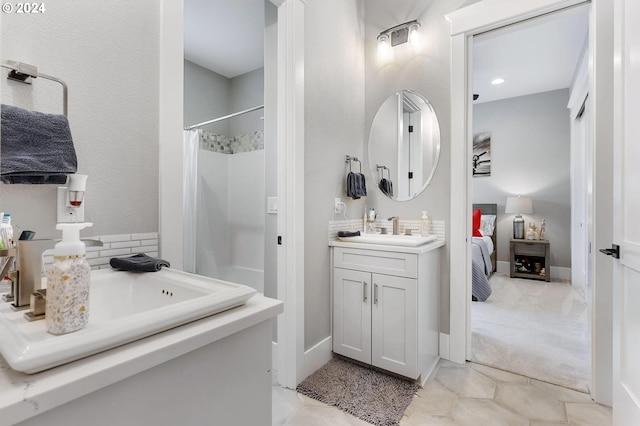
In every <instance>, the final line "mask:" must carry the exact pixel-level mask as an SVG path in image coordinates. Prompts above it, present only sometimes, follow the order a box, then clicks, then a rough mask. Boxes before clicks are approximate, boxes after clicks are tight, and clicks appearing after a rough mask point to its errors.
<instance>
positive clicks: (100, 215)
mask: <svg viewBox="0 0 640 426" xmlns="http://www.w3.org/2000/svg"><path fill="white" fill-rule="evenodd" d="M46 6H47V10H46V12H45V13H43V14H40V15H37V16H36V15H33V16H27V15H20V14H4V16H3V19H2V28H1V30H0V31H1V36H2V37H1V38H2V41H1V43H2V60H3V61H4V60H17V61H22V62H26V63H30V64H33V65H36V66H37V67H38V69H39V71H40V72H42V73H45V74H49V75H53V76H56V77H59V78H61V79H63V80H65V81H66V82H67V84H68V85H69V121H70V126H71V132H72V135H73V138H74V143H75V148H76V152H77V156H78V173H84V174H88V175H89V181H88V183H87V193H86V196H85V200H86V207H85V209H86V210H85V219H86V220H87V221H92V222H94V227H93V228H90V229H87V230H86V232H84V233H83V234H84V235H86V236H92V235H105V234H125V233H133V232H155V231H157V230H158V153H159V148H158V84H159V83H158V82H159V28H160V15H159V12H160V3H159V2H157V1H155V0H141V1H137V2H133V3H132V2H130V1H126V0H114V1H109V2H103V1H95V0H92V1H83V2H78V1H75V0H56V1H55V2H52V3H47V4H46ZM132 41H135V42H132ZM3 75H4V71H3ZM0 80H1V82H0V84H1V87H2V102H3V103H7V104H14V105H17V106H22V107H25V108H29V109H35V110H38V111H42V112H50V113H61V112H62V108H61V105H62V90H61V88H60V86H59V85H58V84H57V83H53V82H50V81H46V80H42V79H37V80H36V81H35V82H34V84H33V85H32V86H27V85H23V84H21V83H15V82H9V81H7V80H6V79H5V78H4V77H3V78H2V79H0ZM55 194H56V189H55V186H54V185H0V196H1V199H0V209H1V210H4V211H9V212H11V213H12V217H13V222H14V223H15V224H16V225H18V226H19V227H21V228H23V229H31V230H33V231H36V236H37V238H50V237H58V236H59V235H58V234H59V232H58V231H56V230H55V223H56V201H55Z"/></svg>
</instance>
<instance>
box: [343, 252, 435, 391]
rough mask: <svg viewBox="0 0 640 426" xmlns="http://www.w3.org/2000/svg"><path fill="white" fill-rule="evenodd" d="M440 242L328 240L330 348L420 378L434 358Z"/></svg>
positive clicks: (425, 376)
mask: <svg viewBox="0 0 640 426" xmlns="http://www.w3.org/2000/svg"><path fill="white" fill-rule="evenodd" d="M441 245H442V243H439V244H438V243H434V244H430V245H429V246H427V247H416V248H403V247H390V246H384V248H385V249H381V248H382V247H381V248H377V247H376V248H373V249H369V248H365V249H363V248H350V247H349V245H348V243H344V244H341V243H336V244H334V248H333V351H334V352H335V353H337V354H340V355H343V356H346V357H349V358H352V359H354V360H357V361H360V362H363V363H367V364H371V365H373V366H375V367H379V368H382V369H384V370H387V371H391V372H394V373H397V374H400V375H402V376H406V377H409V378H412V379H418V378H420V377H421V378H422V380H423V381H424V380H426V379H427V378H428V376H429V373H430V372H431V370H432V369H433V367H434V366H435V364H436V363H437V361H438V358H439V347H438V342H439V309H438V307H439V293H440V292H439V286H440V283H439V247H440V246H441ZM358 246H362V244H358Z"/></svg>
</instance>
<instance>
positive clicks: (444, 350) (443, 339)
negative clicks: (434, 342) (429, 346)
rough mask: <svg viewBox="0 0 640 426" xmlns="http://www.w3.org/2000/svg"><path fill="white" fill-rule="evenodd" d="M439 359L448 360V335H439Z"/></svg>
mask: <svg viewBox="0 0 640 426" xmlns="http://www.w3.org/2000/svg"><path fill="white" fill-rule="evenodd" d="M440 358H444V359H446V360H449V335H448V334H444V333H440Z"/></svg>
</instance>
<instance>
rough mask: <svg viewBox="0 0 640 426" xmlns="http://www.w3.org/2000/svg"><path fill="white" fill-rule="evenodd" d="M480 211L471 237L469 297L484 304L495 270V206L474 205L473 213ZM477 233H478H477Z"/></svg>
mask: <svg viewBox="0 0 640 426" xmlns="http://www.w3.org/2000/svg"><path fill="white" fill-rule="evenodd" d="M476 210H480V217H479V218H477V217H476V218H474V219H475V220H474V226H473V227H474V228H476V227H477V228H478V230H476V231H475V232H474V234H475V235H476V236H472V237H471V279H472V287H471V295H472V298H473V300H474V301H479V302H484V301H485V300H487V299H488V298H489V296H491V285H490V284H489V277H490V276H491V274H492V273H493V272H495V270H496V257H497V256H496V222H497V213H498V206H497V204H474V205H473V211H474V212H475V211H476ZM478 231H479V232H478Z"/></svg>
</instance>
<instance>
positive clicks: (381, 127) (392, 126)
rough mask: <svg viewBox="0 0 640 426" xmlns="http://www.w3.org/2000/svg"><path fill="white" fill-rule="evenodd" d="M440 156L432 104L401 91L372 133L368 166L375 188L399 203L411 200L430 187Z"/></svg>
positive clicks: (388, 103) (382, 112) (383, 110)
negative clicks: (369, 166)
mask: <svg viewBox="0 0 640 426" xmlns="http://www.w3.org/2000/svg"><path fill="white" fill-rule="evenodd" d="M439 156H440V126H439V125H438V118H437V117H436V113H435V111H434V110H433V108H432V107H431V104H430V103H429V102H428V101H427V100H426V99H425V98H424V97H423V96H422V95H420V94H418V93H416V92H413V91H411V90H402V91H400V92H397V93H395V94H393V95H391V96H389V97H388V98H387V99H386V100H385V101H384V102H383V104H382V105H381V106H380V108H379V109H378V112H377V113H376V116H375V117H374V118H373V123H372V124H371V132H370V133H369V164H370V165H371V173H372V176H373V177H374V178H375V179H376V186H377V187H378V189H379V190H380V191H382V193H384V194H385V195H386V196H387V197H389V198H391V199H393V200H397V201H407V200H411V199H413V198H414V197H416V196H417V195H418V194H420V193H421V192H422V191H423V190H424V189H425V188H426V187H427V185H429V182H430V181H431V178H432V177H433V174H434V173H435V171H436V166H437V164H438V157H439Z"/></svg>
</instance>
